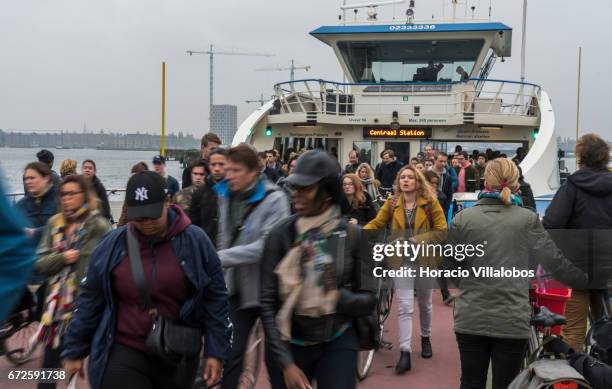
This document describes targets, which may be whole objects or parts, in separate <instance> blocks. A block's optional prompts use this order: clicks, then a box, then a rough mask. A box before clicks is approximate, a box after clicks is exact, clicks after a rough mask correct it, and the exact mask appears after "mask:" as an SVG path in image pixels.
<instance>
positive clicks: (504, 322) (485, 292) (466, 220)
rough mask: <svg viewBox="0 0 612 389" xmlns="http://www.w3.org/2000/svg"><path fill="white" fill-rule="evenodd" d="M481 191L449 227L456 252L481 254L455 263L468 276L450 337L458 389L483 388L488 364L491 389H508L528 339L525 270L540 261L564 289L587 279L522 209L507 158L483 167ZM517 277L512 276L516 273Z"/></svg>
mask: <svg viewBox="0 0 612 389" xmlns="http://www.w3.org/2000/svg"><path fill="white" fill-rule="evenodd" d="M484 187H485V189H484V190H483V191H482V192H480V194H479V196H478V197H479V200H478V202H477V203H476V205H475V206H473V207H470V208H467V209H464V210H462V211H461V212H459V213H458V214H457V215H456V216H455V218H454V219H453V221H452V223H451V228H450V231H449V241H448V243H449V244H451V245H453V247H462V246H463V247H465V245H466V244H472V245H481V247H482V252H481V253H480V254H471V255H467V253H465V254H466V255H465V256H463V257H459V255H458V254H456V255H455V257H456V264H455V265H456V266H459V267H461V268H462V269H464V270H466V271H467V272H468V274H469V275H468V276H467V277H462V278H461V282H460V283H459V285H458V286H459V294H458V295H457V297H456V299H455V310H454V317H455V325H454V330H455V336H456V339H457V344H458V347H459V354H460V358H461V387H462V388H484V387H486V385H487V374H488V370H489V365H491V366H492V368H491V371H492V374H493V377H492V378H493V379H492V381H493V388H507V387H508V385H509V384H510V383H511V382H512V380H513V379H514V377H515V376H516V375H517V374H518V373H519V371H520V370H521V365H522V363H523V360H524V356H525V350H526V348H527V339H528V337H529V329H530V325H529V321H530V318H531V313H532V307H531V305H530V303H529V281H530V278H529V270H530V269H534V268H535V267H536V266H537V265H538V263H537V262H536V261H540V263H541V264H542V266H543V267H544V268H545V269H546V270H547V271H548V272H552V273H553V274H554V276H555V278H557V279H559V280H560V281H562V282H564V283H566V284H570V285H572V284H575V281H578V283H581V282H582V281H586V277H585V276H584V273H582V272H581V271H580V270H579V269H577V268H575V267H574V266H572V265H571V263H570V262H569V261H568V260H567V259H566V258H565V257H564V256H563V254H562V253H561V251H560V250H559V249H558V248H557V247H556V246H555V244H554V242H553V241H552V239H551V238H550V236H549V235H548V233H547V232H546V231H545V230H544V227H543V226H542V223H541V222H540V219H539V217H538V214H536V213H535V212H533V211H531V210H529V209H527V208H523V207H522V202H521V197H520V195H519V193H518V190H519V171H518V169H517V167H516V165H515V164H514V163H513V162H512V161H510V160H508V159H505V158H497V159H494V160H492V161H489V162H488V163H487V166H486V168H485V171H484ZM483 268H486V269H495V270H496V271H504V269H513V274H514V273H515V272H519V273H522V274H525V275H512V276H501V277H500V276H490V275H488V276H484V275H480V276H477V272H476V269H483ZM519 273H517V274H519Z"/></svg>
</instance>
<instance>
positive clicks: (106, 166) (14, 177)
mask: <svg viewBox="0 0 612 389" xmlns="http://www.w3.org/2000/svg"><path fill="white" fill-rule="evenodd" d="M39 150H40V149H34V148H31V149H21V148H0V171H1V177H2V179H1V180H2V184H3V185H4V190H6V191H7V192H8V193H21V192H23V184H22V175H23V168H24V167H25V166H26V165H27V164H28V163H29V162H33V161H36V160H37V159H36V153H37V152H38V151H39ZM50 151H51V152H52V153H53V154H54V155H55V162H54V164H53V170H55V171H56V172H58V174H59V168H60V165H61V163H62V160H64V159H67V158H70V159H75V160H76V161H77V162H78V170H79V172H80V169H81V163H82V162H83V161H84V160H86V159H92V160H93V161H95V163H96V166H97V168H98V170H97V176H98V178H99V179H100V180H101V181H102V183H103V184H104V186H105V187H106V189H125V186H126V184H127V180H128V179H129V177H130V170H131V169H132V166H133V165H134V164H136V163H137V162H140V161H144V162H146V163H147V165H149V168H150V169H152V168H153V166H152V163H151V160H152V159H153V156H154V155H155V152H154V151H131V150H95V149H59V150H56V149H51V150H50ZM166 169H167V171H168V174H170V175H171V176H173V177H174V178H176V179H177V180H178V181H179V182H180V181H181V174H182V170H181V167H180V164H179V162H178V161H168V162H167V165H166ZM122 199H123V194H116V195H114V196H111V200H114V201H120V200H122Z"/></svg>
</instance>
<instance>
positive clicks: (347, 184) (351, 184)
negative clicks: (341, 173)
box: [342, 182, 355, 186]
mask: <svg viewBox="0 0 612 389" xmlns="http://www.w3.org/2000/svg"><path fill="white" fill-rule="evenodd" d="M342 186H355V184H353V183H352V182H345V183H343V184H342Z"/></svg>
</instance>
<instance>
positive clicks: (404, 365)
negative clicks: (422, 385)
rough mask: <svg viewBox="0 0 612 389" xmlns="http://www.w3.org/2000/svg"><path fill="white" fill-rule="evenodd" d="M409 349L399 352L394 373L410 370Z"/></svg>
mask: <svg viewBox="0 0 612 389" xmlns="http://www.w3.org/2000/svg"><path fill="white" fill-rule="evenodd" d="M410 367H411V366H410V351H402V352H400V359H399V361H398V362H397V365H395V374H404V373H405V372H407V371H410Z"/></svg>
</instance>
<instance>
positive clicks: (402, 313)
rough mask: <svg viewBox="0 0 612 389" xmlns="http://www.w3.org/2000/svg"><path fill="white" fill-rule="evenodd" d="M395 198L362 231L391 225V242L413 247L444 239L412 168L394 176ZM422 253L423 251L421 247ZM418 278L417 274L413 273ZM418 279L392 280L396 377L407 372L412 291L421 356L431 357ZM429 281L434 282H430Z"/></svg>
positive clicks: (441, 220) (426, 189)
mask: <svg viewBox="0 0 612 389" xmlns="http://www.w3.org/2000/svg"><path fill="white" fill-rule="evenodd" d="M394 192H395V195H394V196H393V197H391V198H389V199H388V200H387V201H386V202H385V204H384V205H383V206H382V208H381V209H380V211H379V212H378V215H377V216H376V218H375V219H374V220H372V221H371V222H370V223H368V224H367V225H366V226H365V227H364V229H367V230H382V229H384V228H386V227H387V225H389V224H390V225H391V239H392V240H393V241H395V240H409V241H410V242H412V243H413V244H415V243H417V244H428V243H429V244H431V243H437V242H441V241H442V240H444V239H445V237H446V230H447V225H446V219H445V217H444V211H443V210H442V207H441V206H440V203H439V202H438V200H437V199H436V194H435V193H436V192H435V191H434V190H433V189H432V188H431V186H430V185H429V183H428V182H427V180H426V179H425V176H424V175H423V173H421V172H420V171H418V170H417V169H415V168H414V167H412V166H404V167H403V168H402V169H401V170H400V171H399V172H398V174H397V177H396V179H395V185H394ZM423 249H424V247H423ZM437 262H438V261H437V258H434V257H426V256H420V257H419V258H417V260H416V261H415V262H414V263H413V266H411V267H412V268H414V265H416V266H420V267H432V268H434V267H436V266H437ZM417 274H418V272H417ZM424 281H426V280H422V279H419V278H412V277H406V278H396V279H394V286H395V289H396V295H397V298H398V307H399V312H398V319H399V342H400V359H399V362H398V363H397V365H396V366H395V372H396V373H397V374H403V373H405V372H406V371H408V370H410V366H411V363H410V353H411V351H412V350H411V346H410V342H411V338H412V312H413V311H414V289H415V283H416V287H417V288H418V289H419V290H418V293H417V299H418V301H419V312H420V315H419V316H420V321H421V356H422V357H423V358H431V357H432V356H433V353H432V349H431V342H430V339H429V337H430V335H431V317H432V303H431V296H432V288H433V287H434V286H433V285H434V284H433V283H431V284H428V283H427V282H424ZM431 281H435V279H432V280H431Z"/></svg>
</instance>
